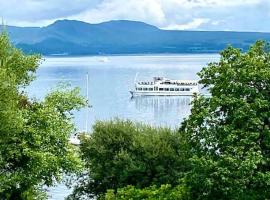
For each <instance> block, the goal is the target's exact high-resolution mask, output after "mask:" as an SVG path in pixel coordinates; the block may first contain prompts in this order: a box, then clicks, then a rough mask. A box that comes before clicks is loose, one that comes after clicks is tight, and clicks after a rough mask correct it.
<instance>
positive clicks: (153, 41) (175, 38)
mask: <svg viewBox="0 0 270 200" xmlns="http://www.w3.org/2000/svg"><path fill="white" fill-rule="evenodd" d="M7 29H8V32H9V34H10V37H11V40H12V42H13V43H14V44H15V45H16V46H17V47H19V48H21V49H23V50H24V51H25V52H39V53H42V54H44V55H52V54H69V55H90V54H138V53H209V52H219V51H220V50H222V49H223V48H224V47H226V46H227V45H228V44H231V45H233V46H235V47H238V48H242V49H244V50H246V49H247V48H248V47H249V45H250V44H251V43H254V42H255V41H256V40H258V39H263V40H267V41H270V33H256V32H229V31H228V32H227V31H226V32H225V31H173V30H161V29H158V28H157V27H155V26H152V25H149V24H146V23H143V22H136V21H126V20H119V21H109V22H103V23H100V24H89V23H85V22H81V21H75V20H59V21H56V22H54V23H53V24H51V25H49V26H46V27H14V26H8V27H7Z"/></svg>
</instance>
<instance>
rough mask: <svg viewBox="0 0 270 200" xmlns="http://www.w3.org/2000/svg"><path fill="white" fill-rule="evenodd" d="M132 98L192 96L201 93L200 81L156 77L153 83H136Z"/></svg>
mask: <svg viewBox="0 0 270 200" xmlns="http://www.w3.org/2000/svg"><path fill="white" fill-rule="evenodd" d="M130 93H131V95H132V96H192V95H194V94H195V93H199V86H198V81H195V80H171V79H168V78H165V77H154V78H153V80H152V81H140V82H136V81H135V87H134V89H133V90H131V91H130Z"/></svg>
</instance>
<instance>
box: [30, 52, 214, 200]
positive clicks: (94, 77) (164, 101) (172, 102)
mask: <svg viewBox="0 0 270 200" xmlns="http://www.w3.org/2000/svg"><path fill="white" fill-rule="evenodd" d="M218 59H219V55H217V54H180V55H136V56H106V57H104V56H89V57H46V58H45V60H44V61H43V63H42V64H41V66H40V68H39V69H38V71H37V79H36V80H35V81H34V82H33V83H32V84H31V85H30V86H29V88H28V92H29V94H30V96H32V97H35V98H37V99H42V98H43V97H44V96H45V95H46V93H48V92H49V91H51V90H52V88H54V87H56V86H57V84H59V82H65V83H68V84H71V85H72V86H74V87H80V88H81V93H82V95H85V96H86V90H87V88H88V90H89V91H88V92H89V102H90V105H91V106H92V107H91V108H89V109H84V110H82V111H80V112H77V113H76V114H75V119H74V121H75V123H76V127H77V129H78V130H86V129H87V130H88V131H91V126H92V125H93V124H94V123H95V121H96V120H109V119H113V118H115V117H118V118H123V119H131V120H134V121H137V122H143V123H147V124H150V125H153V126H168V127H171V128H177V127H179V125H180V123H181V121H182V120H183V119H184V118H185V117H187V116H188V115H189V113H190V105H189V104H190V102H191V97H135V98H131V95H130V93H129V90H130V89H132V88H133V85H134V78H135V75H136V73H138V77H137V80H149V79H152V77H154V76H164V77H167V78H171V79H189V80H190V79H195V80H198V76H197V72H199V71H200V70H201V69H202V68H203V67H205V66H206V65H207V63H209V62H213V61H217V60H218ZM87 73H88V74H89V85H88V87H87V84H86V77H87V76H86V74H87ZM86 121H87V122H86ZM68 192H69V190H67V189H66V188H65V186H64V185H62V184H60V185H58V186H56V187H55V188H52V189H51V190H50V195H51V199H53V200H61V199H64V197H65V196H67V195H68Z"/></svg>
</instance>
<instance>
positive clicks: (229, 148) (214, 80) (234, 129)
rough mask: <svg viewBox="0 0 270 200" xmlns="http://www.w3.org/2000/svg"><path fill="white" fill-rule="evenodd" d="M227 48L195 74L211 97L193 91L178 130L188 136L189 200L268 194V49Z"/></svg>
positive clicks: (257, 46) (260, 46)
mask: <svg viewBox="0 0 270 200" xmlns="http://www.w3.org/2000/svg"><path fill="white" fill-rule="evenodd" d="M267 49H268V46H267V45H266V44H265V43H264V42H261V41H259V42H257V43H256V44H254V45H253V46H252V47H251V48H250V49H249V51H248V52H246V53H242V52H241V51H240V50H239V49H235V48H233V47H228V48H227V49H225V50H224V51H223V52H221V58H220V61H219V62H214V63H210V64H209V66H208V67H206V68H204V69H203V70H202V71H201V72H200V73H199V76H200V78H201V80H200V83H201V84H203V85H204V87H207V88H208V89H209V91H210V93H211V97H204V96H197V97H195V100H194V101H193V103H192V104H193V105H192V111H191V115H190V116H189V118H188V119H186V120H185V121H184V122H183V124H182V127H181V129H180V132H182V134H185V135H186V136H185V137H186V138H187V141H189V142H188V143H189V149H190V152H191V153H192V156H191V158H190V161H191V166H192V168H191V169H190V171H189V172H188V173H187V174H186V179H185V180H186V183H187V185H188V186H189V187H190V191H191V194H192V199H269V198H270V188H269V185H270V159H269V158H270V130H269V126H270V104H269V102H270V93H269V91H270V53H269V51H268V50H267Z"/></svg>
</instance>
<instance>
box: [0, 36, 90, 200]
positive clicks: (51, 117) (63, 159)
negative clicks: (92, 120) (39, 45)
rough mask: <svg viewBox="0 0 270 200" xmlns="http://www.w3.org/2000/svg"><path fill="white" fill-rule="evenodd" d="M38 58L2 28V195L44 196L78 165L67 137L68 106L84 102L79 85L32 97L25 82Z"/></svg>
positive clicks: (69, 123)
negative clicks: (20, 47) (47, 188)
mask: <svg viewBox="0 0 270 200" xmlns="http://www.w3.org/2000/svg"><path fill="white" fill-rule="evenodd" d="M40 62H41V56H40V55H25V54H24V53H23V52H22V51H20V50H18V49H16V48H15V47H13V45H12V44H11V43H10V41H9V38H8V35H7V34H6V33H2V34H1V35H0V82H1V84H0V94H1V95H0V108H1V110H0V199H41V198H46V195H44V193H43V194H42V193H41V191H42V190H43V188H44V186H52V185H54V184H55V183H56V182H59V181H60V180H61V177H62V175H63V174H64V173H71V172H74V171H75V170H76V169H77V168H78V166H79V164H80V162H79V158H78V156H77V155H76V154H75V153H74V150H73V147H72V146H71V145H70V144H69V137H70V135H71V134H72V133H73V132H74V131H75V127H74V124H73V123H72V110H76V109H80V108H81V107H82V106H85V105H86V101H85V100H84V98H82V96H81V95H80V94H79V89H78V88H76V89H68V88H67V89H62V90H61V89H59V90H56V91H54V92H52V93H50V94H48V95H47V96H46V97H45V99H44V100H42V101H37V100H34V99H30V98H29V97H28V96H27V93H26V92H25V87H26V86H27V85H29V84H30V83H31V81H32V80H33V79H34V78H35V76H34V75H35V72H36V69H37V68H38V66H39V64H40Z"/></svg>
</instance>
